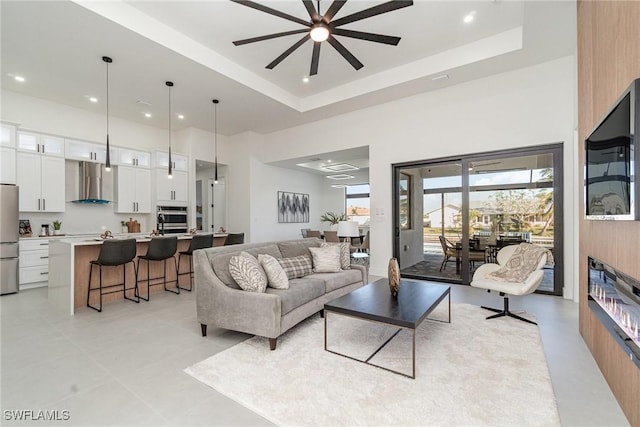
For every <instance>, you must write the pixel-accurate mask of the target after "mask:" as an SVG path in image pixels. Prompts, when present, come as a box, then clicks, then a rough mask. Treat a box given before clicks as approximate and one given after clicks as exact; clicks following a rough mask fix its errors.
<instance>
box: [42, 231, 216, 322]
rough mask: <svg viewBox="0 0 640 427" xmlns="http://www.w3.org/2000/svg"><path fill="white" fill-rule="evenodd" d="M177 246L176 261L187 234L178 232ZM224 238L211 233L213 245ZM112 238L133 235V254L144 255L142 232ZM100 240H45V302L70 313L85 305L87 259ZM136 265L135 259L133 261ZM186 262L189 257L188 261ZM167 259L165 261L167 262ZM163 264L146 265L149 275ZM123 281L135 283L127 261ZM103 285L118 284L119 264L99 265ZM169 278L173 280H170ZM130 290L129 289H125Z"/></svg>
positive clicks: (112, 297) (111, 297)
mask: <svg viewBox="0 0 640 427" xmlns="http://www.w3.org/2000/svg"><path fill="white" fill-rule="evenodd" d="M177 237H178V249H177V251H176V253H175V255H174V257H175V259H176V262H177V260H178V253H179V252H180V251H186V250H187V249H188V248H189V244H190V243H191V239H192V237H193V236H191V235H179V236H177ZM226 237H227V234H225V233H216V234H214V242H213V245H214V246H222V245H223V244H224V241H225V239H226ZM116 238H122V239H127V238H135V239H136V246H137V250H136V252H137V254H136V255H144V254H146V253H147V248H148V246H149V242H150V241H151V237H148V236H143V235H135V236H128V235H123V236H120V237H116ZM103 241H104V240H103V239H99V238H95V239H88V238H69V239H65V238H63V239H56V240H52V241H51V242H50V243H49V289H48V293H49V302H50V303H51V304H53V305H54V306H56V307H58V308H60V309H62V310H64V311H65V312H67V313H69V314H70V315H73V314H74V313H75V310H76V309H79V308H82V307H86V306H87V292H88V285H89V269H90V266H91V264H90V262H91V261H93V260H95V259H97V258H98V254H99V253H100V247H101V246H102V242H103ZM187 260H189V259H188V258H187V259H186V260H185V259H183V260H182V265H181V266H180V271H181V272H186V271H189V266H188V264H187ZM134 261H135V263H136V264H137V262H138V261H137V259H135V260H134ZM189 261H190V260H189ZM170 262H171V260H169V261H168V265H170V264H169V263H170ZM146 270H147V269H146V265H145V266H144V272H141V276H142V278H146ZM162 270H163V263H161V262H153V263H151V265H150V275H151V277H152V278H154V277H158V276H160V275H162ZM126 279H127V280H126V283H127V288H133V286H134V283H135V272H134V267H133V266H132V265H131V264H129V265H127V266H126ZM102 280H103V286H105V285H111V284H117V283H122V267H121V266H119V267H107V268H103V272H102ZM175 280H176V275H175V271H174V270H173V268H170V267H167V283H168V284H169V285H171V286H174V283H175ZM172 281H173V282H172ZM92 282H93V284H92V288H97V287H98V274H94V275H93V278H92ZM179 283H180V286H181V287H188V286H189V275H188V274H185V275H182V276H180V277H179ZM146 289H147V287H146V283H142V286H141V287H140V293H141V295H144V296H146ZM149 291H150V293H155V292H164V289H163V287H162V286H151V288H150V290H149ZM129 292H131V291H129ZM98 294H99V293H98V292H92V295H91V303H92V304H97V303H98V299H99V295H98ZM121 299H123V292H122V291H119V292H114V293H111V294H106V295H103V296H102V300H103V302H104V303H108V302H111V301H116V300H121Z"/></svg>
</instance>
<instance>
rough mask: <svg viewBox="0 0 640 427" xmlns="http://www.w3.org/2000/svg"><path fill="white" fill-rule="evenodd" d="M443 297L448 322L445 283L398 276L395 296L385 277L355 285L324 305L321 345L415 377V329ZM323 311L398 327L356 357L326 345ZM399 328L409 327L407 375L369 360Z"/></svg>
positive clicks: (448, 293)
mask: <svg viewBox="0 0 640 427" xmlns="http://www.w3.org/2000/svg"><path fill="white" fill-rule="evenodd" d="M446 297H449V298H448V301H449V313H448V319H447V320H446V323H451V288H450V287H449V286H447V285H442V284H438V283H434V282H425V281H418V280H409V279H402V280H401V281H400V293H399V294H398V297H397V298H394V297H393V296H391V292H390V290H389V282H388V280H387V279H380V280H377V281H375V282H373V283H370V284H368V285H365V286H363V287H362V288H359V289H356V290H355V291H353V292H350V293H348V294H347V295H344V296H342V297H340V298H337V299H334V300H333V301H330V302H328V303H326V304H325V305H324V311H325V315H324V349H325V350H326V351H328V352H331V353H334V354H338V355H340V356H344V357H347V358H349V359H352V360H356V361H358V362H362V363H366V364H368V365H372V366H376V367H378V368H382V369H385V370H387V371H390V372H394V373H396V374H400V375H404V376H406V377H409V378H414V379H415V377H416V329H417V328H418V326H419V325H420V324H421V323H422V321H423V320H425V319H427V318H428V317H427V316H429V314H430V313H431V312H432V311H433V310H434V309H435V308H436V307H437V306H438V304H440V303H441V302H442V301H443V300H444V299H445V298H446ZM327 312H334V313H338V314H341V315H344V316H351V317H355V318H358V319H364V320H369V321H373V322H379V323H385V324H387V325H392V326H398V327H399V329H398V330H397V331H396V332H395V333H394V334H393V335H392V336H391V337H390V338H389V339H388V340H387V341H385V342H384V343H383V344H382V345H381V346H380V347H379V348H378V349H377V350H376V351H375V352H373V354H372V355H371V356H369V357H368V358H367V359H366V360H360V359H356V358H354V357H351V356H348V355H346V354H342V353H338V352H337V351H333V350H329V349H328V348H327V317H328V316H327ZM429 320H435V321H439V322H444V321H443V320H438V319H429ZM402 329H411V330H412V332H413V349H412V364H413V366H412V374H411V375H407V374H405V373H403V372H398V371H395V370H393V369H389V368H385V367H384V366H379V365H376V364H374V363H370V360H371V359H372V358H373V357H374V356H375V355H376V354H377V353H378V352H379V351H380V350H381V349H382V348H383V347H384V346H386V345H387V344H388V343H389V342H390V341H391V340H392V339H393V338H394V337H395V336H396V335H397V334H398V333H399V332H400V331H401V330H402Z"/></svg>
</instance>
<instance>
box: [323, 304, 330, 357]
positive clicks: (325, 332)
mask: <svg viewBox="0 0 640 427" xmlns="http://www.w3.org/2000/svg"><path fill="white" fill-rule="evenodd" d="M327 314H329V313H327V312H326V311H325V312H324V349H325V351H326V350H327V317H328V316H327Z"/></svg>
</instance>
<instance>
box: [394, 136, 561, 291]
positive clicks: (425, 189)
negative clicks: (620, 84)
mask: <svg viewBox="0 0 640 427" xmlns="http://www.w3.org/2000/svg"><path fill="white" fill-rule="evenodd" d="M394 170H395V183H394V185H395V186H396V198H395V201H394V203H395V204H396V209H395V210H396V211H397V212H394V214H395V215H394V220H395V221H397V222H396V224H395V231H396V232H395V236H396V237H395V242H394V243H395V248H394V251H395V256H396V257H397V258H398V261H399V263H400V268H401V273H402V275H403V276H405V277H412V278H420V279H429V280H441V281H449V282H454V283H463V284H468V283H469V282H470V281H471V279H472V277H473V272H474V271H475V269H476V268H477V267H478V266H479V265H482V264H484V263H487V262H496V259H495V255H496V253H497V252H498V251H499V250H500V249H501V248H502V247H504V246H507V245H512V244H518V243H520V242H529V243H533V244H536V245H541V246H544V247H546V248H548V249H550V250H551V251H552V253H553V254H554V257H555V258H556V264H555V266H547V267H545V274H544V279H543V282H542V284H541V285H540V287H539V288H538V291H540V292H544V293H551V294H558V295H559V294H561V291H562V258H563V257H562V216H561V215H560V214H559V212H561V209H562V180H561V179H555V177H561V176H562V146H561V145H553V146H544V147H540V148H534V149H527V150H511V151H505V152H493V153H483V154H477V155H469V156H464V157H460V158H455V159H442V160H437V161H429V162H415V163H411V164H402V165H395V166H394ZM407 182H411V186H410V189H411V192H410V194H409V195H407V189H406V188H405V187H406V185H407ZM408 197H410V198H408ZM407 206H410V207H411V209H410V213H411V219H412V221H411V227H410V228H407V226H406V217H407Z"/></svg>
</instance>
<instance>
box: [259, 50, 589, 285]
mask: <svg viewBox="0 0 640 427" xmlns="http://www.w3.org/2000/svg"><path fill="white" fill-rule="evenodd" d="M575 82H576V76H575V59H574V58H573V57H565V58H561V59H558V60H555V61H551V62H547V63H544V64H540V65H536V66H533V67H528V68H524V69H520V70H516V71H512V72H508V73H503V74H499V75H494V76H491V77H487V78H483V79H480V80H476V81H471V82H467V83H463V84H460V85H457V86H452V87H448V88H445V89H442V90H439V91H434V92H428V93H423V94H418V95H415V96H413V97H409V98H404V99H402V100H398V101H393V102H389V103H386V104H382V105H378V106H375V107H371V108H367V109H363V110H359V111H355V112H352V113H348V114H343V115H341V116H338V117H333V118H331V119H327V120H323V121H319V122H315V123H311V124H307V125H303V126H298V127H295V128H291V129H287V130H283V131H280V132H275V133H272V134H269V135H265V136H264V137H262V138H261V139H262V140H263V141H264V145H265V146H268V147H269V150H265V152H264V153H263V156H262V158H261V160H262V161H263V162H272V161H278V160H283V159H286V158H293V157H301V156H305V155H309V154H314V153H317V152H320V151H322V152H330V151H333V150H342V149H345V148H351V147H357V146H362V145H369V156H370V159H369V162H370V173H369V177H370V184H371V209H372V219H371V254H372V257H371V273H372V274H375V275H382V276H384V275H386V267H387V261H388V259H389V258H390V257H391V255H392V239H393V228H392V218H391V209H392V191H391V165H392V164H394V163H400V162H406V161H413V160H427V159H434V158H439V157H446V156H453V155H459V154H468V153H478V152H483V151H491V150H501V149H509V148H514V147H527V146H534V145H541V144H548V143H555V142H560V141H565V162H564V163H565V164H564V168H565V170H564V172H565V194H564V196H565V200H566V201H567V203H566V205H565V215H564V217H565V218H568V219H569V218H573V216H572V215H573V207H572V205H571V203H570V201H571V200H573V199H574V184H573V182H574V181H573V179H572V177H573V176H574V175H575V173H576V171H575V170H574V167H573V166H574V164H573V161H572V159H573V156H574V155H575V153H574V149H573V144H574V142H573V129H574V128H575V123H576V117H575V108H574V107H575V85H576V83H575ZM302 141H304V143H303V142H302ZM252 207H253V206H252ZM255 208H259V207H258V206H255ZM569 223H570V220H567V227H565V242H566V245H565V247H566V248H567V250H566V254H567V255H568V256H571V257H573V256H574V254H573V251H572V248H571V246H572V242H573V233H574V230H573V229H572V228H571V227H570V226H569ZM565 265H566V268H565V283H567V284H572V285H573V286H565V288H572V289H569V290H567V289H565V296H566V297H573V295H574V292H573V291H574V290H575V286H576V278H575V277H574V271H573V269H572V268H571V265H572V260H571V258H569V257H567V259H566V262H565ZM575 295H577V291H576V292H575Z"/></svg>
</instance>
